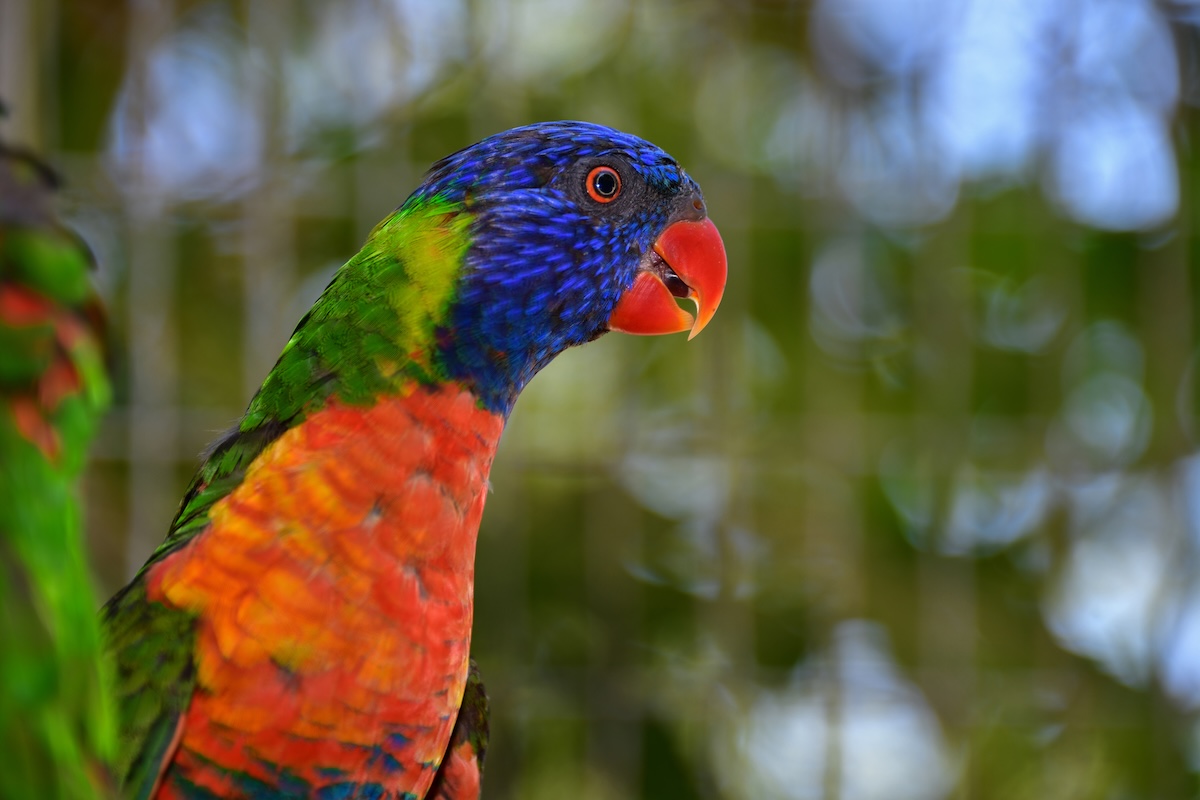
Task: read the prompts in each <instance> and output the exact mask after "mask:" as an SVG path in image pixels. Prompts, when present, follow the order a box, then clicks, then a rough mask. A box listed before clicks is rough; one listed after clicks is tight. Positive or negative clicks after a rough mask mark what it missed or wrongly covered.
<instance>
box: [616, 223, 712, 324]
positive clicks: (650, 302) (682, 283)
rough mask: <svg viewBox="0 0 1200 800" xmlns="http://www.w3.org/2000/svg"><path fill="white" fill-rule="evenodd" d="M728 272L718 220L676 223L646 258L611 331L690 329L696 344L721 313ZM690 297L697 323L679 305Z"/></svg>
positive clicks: (618, 305) (617, 309)
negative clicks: (714, 222) (700, 335)
mask: <svg viewBox="0 0 1200 800" xmlns="http://www.w3.org/2000/svg"><path fill="white" fill-rule="evenodd" d="M727 272H728V267H727V265H726V263H725V243H724V242H722V241H721V234H719V233H718V232H717V226H716V225H714V224H713V223H712V220H708V219H704V220H701V221H699V222H692V221H689V220H682V221H680V222H675V223H672V224H671V225H669V226H667V229H666V230H665V231H663V232H662V235H661V236H659V237H658V241H656V242H655V243H654V247H653V248H652V249H651V250H650V251H649V252H647V253H646V255H645V256H643V258H642V264H641V270H640V271H639V272H638V274H637V277H636V278H634V279H633V284H632V285H631V286H630V287H629V288H628V289H626V290H625V294H623V295H621V299H620V300H618V301H617V307H616V308H614V309H613V312H612V315H611V316H610V317H609V318H608V328H609V330H613V331H621V332H622V333H634V334H639V335H654V334H659V333H679V332H680V331H686V330H690V331H691V333H690V334H688V339H692V338H694V337H695V336H696V334H698V333H700V331H702V330H704V326H705V325H707V324H708V321H709V320H711V319H712V317H713V314H715V313H717V306H719V305H720V304H721V295H723V294H724V293H725V276H726V273H727ZM684 298H686V299H688V300H691V301H692V302H694V303H695V304H696V316H695V317H694V318H693V317H692V315H691V314H689V313H688V312H686V311H684V310H683V309H682V308H680V307H679V305H678V303H676V302H675V301H676V300H677V299H684Z"/></svg>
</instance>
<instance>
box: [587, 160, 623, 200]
mask: <svg viewBox="0 0 1200 800" xmlns="http://www.w3.org/2000/svg"><path fill="white" fill-rule="evenodd" d="M587 193H588V197H590V198H592V199H593V200H595V201H596V202H597V203H611V202H612V201H613V200H616V199H617V195H619V194H620V193H621V176H620V175H618V174H617V171H616V170H615V169H613V168H612V167H594V168H593V169H592V171H591V172H589V173H588V176H587Z"/></svg>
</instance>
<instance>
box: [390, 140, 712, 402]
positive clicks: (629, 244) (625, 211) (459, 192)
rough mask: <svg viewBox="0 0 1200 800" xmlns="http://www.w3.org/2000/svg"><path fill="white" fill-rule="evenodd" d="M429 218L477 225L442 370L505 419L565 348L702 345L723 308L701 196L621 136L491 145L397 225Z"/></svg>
mask: <svg viewBox="0 0 1200 800" xmlns="http://www.w3.org/2000/svg"><path fill="white" fill-rule="evenodd" d="M429 208H455V209H461V214H462V215H463V216H464V217H465V218H466V222H465V224H464V230H463V234H464V237H465V241H466V245H465V250H464V253H463V256H462V258H461V260H460V264H461V266H460V267H459V272H458V274H457V276H456V277H455V279H454V285H453V288H452V290H451V291H450V292H449V293H448V296H447V302H446V306H445V309H444V313H442V314H441V315H440V319H437V320H436V321H435V325H434V327H435V332H434V337H433V339H434V341H435V342H436V346H435V349H436V353H435V360H436V361H437V362H438V366H440V368H441V369H440V370H439V371H442V370H444V372H445V374H446V376H447V377H449V378H451V379H453V380H457V381H460V382H462V383H464V384H466V385H468V386H470V387H471V388H472V389H473V390H474V391H475V393H476V394H477V395H478V396H479V397H480V398H481V400H482V401H483V402H484V404H485V405H489V406H492V407H494V408H497V409H504V410H505V411H507V409H508V408H510V407H511V404H512V402H513V400H515V398H516V394H517V393H518V392H519V391H520V389H521V388H522V387H523V386H524V385H525V384H526V383H527V382H528V381H529V379H530V378H532V377H533V375H534V374H535V373H536V372H537V371H538V370H539V369H540V368H542V367H543V366H545V365H546V364H547V363H548V362H549V361H550V360H551V359H552V358H553V357H554V356H555V355H557V354H558V353H560V352H562V351H563V350H564V349H566V348H568V347H571V346H574V345H580V344H584V343H586V342H589V341H591V340H593V339H595V338H597V337H599V336H600V335H602V334H604V333H605V332H607V331H609V330H615V331H623V332H626V333H633V334H663V333H676V332H681V331H690V335H691V336H695V335H696V334H697V333H699V332H700V330H701V329H703V328H704V326H705V325H707V324H708V322H709V320H710V319H712V316H713V314H714V312H715V311H716V309H717V306H718V304H719V303H720V302H721V295H722V292H723V291H724V287H725V276H726V262H725V249H724V245H723V244H722V242H721V237H720V235H719V234H718V233H717V229H716V226H715V225H713V223H712V222H711V221H710V220H709V219H708V216H707V212H706V209H705V205H704V197H703V195H702V194H701V192H700V187H699V186H698V185H697V184H696V182H695V181H694V180H692V179H691V178H690V177H689V176H688V175H687V173H685V172H684V171H683V169H682V168H680V166H679V164H678V163H677V162H676V161H675V159H673V158H672V157H671V156H669V155H668V154H667V153H665V152H663V151H662V150H661V149H660V148H658V147H656V146H655V145H653V144H650V143H649V142H646V141H644V140H642V139H639V138H637V137H635V136H631V135H629V134H625V133H621V132H619V131H616V130H613V129H611V128H606V127H603V126H600V125H594V124H589V123H583V122H554V123H542V124H537V125H530V126H527V127H522V128H515V129H513V130H509V131H505V132H504V133H500V134H497V135H495V136H491V137H489V138H487V139H484V140H483V141H481V142H479V143H478V144H475V145H473V146H471V147H468V148H466V149H465V150H461V151H459V152H457V153H455V154H453V155H451V156H448V157H447V158H444V159H442V160H441V161H439V162H438V163H437V164H435V165H434V166H433V168H432V169H431V170H430V172H429V174H428V175H427V176H426V178H425V180H424V182H423V183H422V185H421V186H420V187H419V188H418V189H417V190H416V191H415V192H414V193H413V195H412V196H411V197H410V198H409V199H408V200H407V201H406V202H405V203H404V205H403V206H401V208H400V209H399V211H398V212H397V214H398V215H400V216H404V215H405V214H406V213H411V212H412V211H413V210H417V209H429ZM442 224H445V222H444V221H443V223H442ZM426 261H427V262H429V261H432V259H426ZM678 300H686V301H691V302H692V303H693V304H694V305H695V309H696V314H695V315H694V316H693V315H692V314H689V313H688V312H687V311H685V310H684V309H683V308H681V307H680V305H679V303H678V302H677V301H678Z"/></svg>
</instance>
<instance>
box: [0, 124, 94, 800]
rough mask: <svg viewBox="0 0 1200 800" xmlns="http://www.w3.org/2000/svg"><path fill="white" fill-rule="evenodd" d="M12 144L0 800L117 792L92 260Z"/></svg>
mask: <svg viewBox="0 0 1200 800" xmlns="http://www.w3.org/2000/svg"><path fill="white" fill-rule="evenodd" d="M52 189H53V179H52V176H51V175H50V173H49V171H48V170H47V169H46V168H45V167H44V166H42V165H41V164H40V162H38V161H37V160H36V159H34V158H32V157H31V156H29V155H27V154H24V153H21V152H18V151H14V150H12V149H10V148H6V147H4V146H3V145H0V642H2V643H3V644H2V645H0V753H3V754H4V756H3V761H4V767H3V768H0V797H6V798H7V797H13V798H17V797H21V798H24V797H36V798H92V797H100V796H104V795H106V794H107V793H108V792H107V790H106V786H107V781H106V779H105V777H104V776H105V771H106V767H107V764H108V763H109V761H110V759H111V757H112V756H113V754H114V751H115V715H114V708H113V703H112V701H111V699H110V696H109V688H110V687H109V684H110V681H109V680H108V675H107V669H108V668H107V667H106V666H105V665H104V664H103V663H102V661H101V655H100V638H99V629H98V625H97V621H96V617H95V608H96V597H95V594H94V592H93V589H92V582H91V578H90V575H89V572H88V567H87V563H86V558H85V550H84V541H83V524H82V514H81V511H80V502H79V501H80V498H79V494H78V487H77V481H78V478H79V475H80V473H81V471H82V469H83V466H84V464H85V461H86V453H87V446H88V444H89V442H90V441H91V438H92V435H93V433H94V432H95V429H96V425H97V422H98V420H99V418H100V415H101V414H102V413H103V411H104V409H105V408H106V407H107V405H108V401H109V386H108V381H107V377H106V374H105V369H104V360H103V353H102V350H101V342H100V332H99V330H98V320H99V314H98V306H97V303H96V301H95V299H94V294H93V291H92V287H91V282H90V280H89V275H88V273H89V270H90V255H89V253H88V251H87V249H86V247H84V246H83V245H82V243H81V242H80V241H79V240H78V239H77V238H76V237H74V236H73V235H71V234H70V233H69V232H68V231H66V230H65V229H63V228H62V227H61V226H60V225H59V224H58V223H57V220H56V219H55V215H54V213H53V211H52V208H51V200H52Z"/></svg>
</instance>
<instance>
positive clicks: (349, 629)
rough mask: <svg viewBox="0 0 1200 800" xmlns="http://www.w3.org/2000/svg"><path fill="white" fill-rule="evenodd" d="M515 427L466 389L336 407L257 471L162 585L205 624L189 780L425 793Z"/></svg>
mask: <svg viewBox="0 0 1200 800" xmlns="http://www.w3.org/2000/svg"><path fill="white" fill-rule="evenodd" d="M502 427H503V420H502V419H501V418H499V417H497V416H495V415H493V414H491V413H489V412H487V411H484V410H481V409H479V408H478V407H477V406H476V404H475V402H474V398H473V397H472V396H471V395H470V394H469V393H467V392H463V391H461V390H450V389H442V390H437V391H432V390H421V389H417V390H414V391H413V392H411V393H409V394H407V395H404V396H402V397H395V398H389V399H385V400H381V401H380V402H379V403H377V404H376V405H375V406H373V407H371V408H354V407H345V406H340V405H336V404H335V405H332V406H330V407H327V408H326V409H323V410H321V411H319V412H317V413H315V414H313V415H311V416H310V417H308V418H307V419H306V420H305V421H304V423H303V424H301V425H299V426H297V427H296V428H293V429H291V430H289V431H288V432H286V433H285V434H283V435H282V436H281V437H280V438H279V439H278V440H276V441H275V442H274V443H273V444H272V445H271V446H270V447H269V448H268V449H267V450H266V451H265V452H264V453H263V454H262V455H260V456H259V457H258V459H256V460H255V462H254V463H253V464H252V465H251V467H250V468H249V470H248V471H247V474H246V476H245V480H244V482H243V483H242V484H241V485H240V486H239V487H238V488H237V489H236V490H234V491H233V492H232V493H231V494H229V495H228V496H227V497H225V498H224V499H223V500H221V501H220V502H218V503H217V504H216V505H214V506H213V508H212V510H211V512H210V515H209V518H210V523H211V524H210V527H209V528H208V529H207V530H206V531H205V532H204V533H203V534H202V535H201V536H198V537H197V538H196V539H195V540H193V542H192V543H190V544H189V545H188V546H187V547H185V548H183V549H182V550H180V551H179V552H178V553H175V554H173V555H172V556H170V557H168V558H167V559H165V560H164V561H163V562H162V563H161V564H160V565H158V566H157V567H155V568H154V570H153V571H152V572H151V573H150V575H149V576H148V582H147V589H148V593H149V596H150V599H151V600H155V601H159V602H166V603H168V604H170V605H173V606H176V607H178V608H182V609H186V610H188V611H190V612H192V613H194V614H196V615H197V618H198V624H197V638H196V644H195V647H196V667H197V684H198V685H197V689H198V690H197V692H196V693H195V695H194V698H193V701H192V704H191V706H190V708H189V709H188V711H187V714H186V717H185V720H184V729H183V731H182V739H181V746H180V750H179V754H178V755H177V756H176V762H175V764H176V766H177V767H179V768H180V769H184V768H185V767H186V764H187V762H188V761H189V760H196V759H195V757H199V758H198V760H196V763H205V762H207V763H210V764H212V763H215V764H219V765H222V766H223V767H224V768H226V769H227V770H231V771H235V772H237V773H239V774H244V775H248V776H250V777H253V778H254V779H256V780H267V781H268V782H269V781H270V778H271V776H270V774H269V773H270V767H269V766H267V765H269V764H276V765H288V768H289V770H291V771H292V772H293V773H295V772H296V771H299V772H300V774H299V775H298V776H297V777H302V778H304V779H305V780H308V781H310V785H316V784H320V783H322V781H323V780H324V779H323V778H322V776H327V775H328V774H331V773H330V770H331V769H333V768H336V771H337V772H338V773H340V774H342V775H349V776H352V777H354V779H356V780H369V781H375V782H379V783H380V784H382V785H384V786H386V787H388V788H394V789H398V790H401V791H408V790H411V788H412V787H415V788H419V787H420V786H421V785H427V780H426V778H429V779H432V771H431V769H434V768H436V763H437V761H438V759H439V758H440V757H441V755H442V751H443V750H444V748H445V746H446V742H447V740H448V739H449V735H450V729H451V727H452V726H453V723H454V716H455V713H456V712H457V708H458V704H459V702H460V700H461V696H462V691H463V686H464V683H465V678H466V672H467V653H468V649H469V645H470V632H471V615H472V598H473V578H474V559H475V540H476V534H477V531H478V528H479V521H480V517H481V515H482V513H483V503H484V498H485V495H486V490H487V476H488V472H489V470H490V468H491V463H492V457H493V455H494V454H495V449H496V444H497V442H498V440H499V437H500V432H501V429H502ZM231 734H235V735H231ZM381 752H383V753H386V755H387V756H388V758H387V759H382V760H381V758H380V754H381ZM195 779H196V778H195V776H193V777H191V778H189V780H193V781H194V780H195ZM170 780H171V774H170V773H168V775H167V784H166V785H165V786H164V788H165V789H166V791H165V792H164V793H165V794H169V793H170V791H169V784H170ZM212 780H213V781H216V780H217V777H216V776H214V777H212ZM405 787H410V788H405ZM210 788H212V789H214V790H217V789H220V788H221V787H220V786H218V785H213V786H211V787H210ZM226 788H227V787H226Z"/></svg>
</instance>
